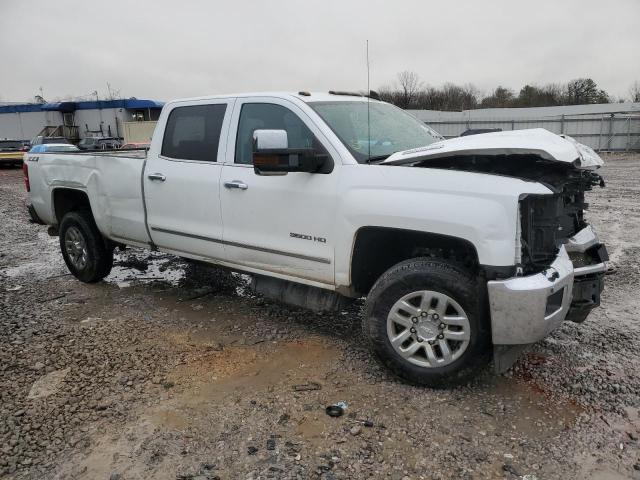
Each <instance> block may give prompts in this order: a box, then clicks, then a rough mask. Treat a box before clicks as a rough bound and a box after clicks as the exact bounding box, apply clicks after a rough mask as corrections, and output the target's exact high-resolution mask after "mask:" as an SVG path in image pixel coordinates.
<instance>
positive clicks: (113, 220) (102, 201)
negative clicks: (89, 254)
mask: <svg viewBox="0 0 640 480" xmlns="http://www.w3.org/2000/svg"><path fill="white" fill-rule="evenodd" d="M26 160H27V165H28V166H29V179H30V182H31V192H30V201H31V204H32V205H33V207H34V208H35V210H36V211H37V213H38V215H39V217H40V218H41V219H42V220H43V221H45V222H46V223H50V224H56V223H57V220H56V217H55V211H54V204H53V196H54V193H55V191H56V190H57V189H59V188H70V189H73V190H80V191H83V192H85V193H86V194H87V197H88V198H89V202H90V204H91V210H92V212H93V215H94V218H95V221H96V224H97V225H98V228H99V229H100V231H101V232H102V234H103V235H105V236H106V237H108V238H111V239H114V240H125V241H127V242H131V243H135V244H142V245H146V244H148V242H149V236H148V234H147V231H146V228H145V218H144V206H143V199H142V189H141V184H140V178H141V175H142V169H143V165H144V158H143V157H141V156H132V155H131V154H128V155H127V154H125V153H123V154H112V155H109V156H107V155H100V154H98V155H96V154H87V155H85V154H76V153H74V154H60V153H46V154H43V153H36V154H27V156H26ZM34 166H37V168H34Z"/></svg>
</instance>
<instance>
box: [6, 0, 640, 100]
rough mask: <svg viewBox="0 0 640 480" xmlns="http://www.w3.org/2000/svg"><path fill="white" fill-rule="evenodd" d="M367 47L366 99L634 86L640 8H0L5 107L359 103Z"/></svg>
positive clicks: (322, 1) (286, 3) (618, 1)
mask: <svg viewBox="0 0 640 480" xmlns="http://www.w3.org/2000/svg"><path fill="white" fill-rule="evenodd" d="M94 5H95V6H94ZM98 5H99V6H98ZM367 39H369V48H370V63H371V87H372V88H376V87H379V86H381V85H387V84H392V83H393V82H394V81H395V77H396V74H397V73H398V72H400V71H402V70H413V71H415V72H417V73H418V74H419V75H420V78H421V79H422V80H423V81H424V82H425V83H426V84H429V85H434V86H438V85H441V84H443V83H445V82H454V83H460V84H466V83H472V84H474V85H476V86H477V87H478V88H480V90H482V91H484V92H488V91H489V90H491V89H492V88H493V87H495V86H496V85H499V84H501V85H505V86H507V87H510V88H513V89H514V90H516V91H517V90H518V89H519V88H520V87H521V86H522V85H523V84H525V83H527V82H529V83H535V84H544V83H548V82H566V81H568V80H570V79H572V78H577V77H586V76H588V77H592V78H593V79H594V80H595V81H596V82H597V83H598V85H599V86H600V87H601V88H604V89H606V90H607V91H608V92H609V93H611V94H613V95H615V96H625V97H626V96H627V95H628V90H629V87H630V85H631V84H632V83H633V81H635V80H640V0H609V1H603V0H561V1H558V0H529V1H520V0H485V1H478V0H468V1H467V0H465V1H463V0H440V1H437V2H435V1H428V0H395V1H391V0H388V1H374V0H353V1H350V0H313V1H310V0H282V1H278V0H272V1H267V0H263V1H248V0H229V1H227V0H215V1H212V0H208V1H206V0H202V1H200V0H198V1H196V0H193V1H192V0H180V1H178V0H148V1H137V0H127V1H122V0H105V1H100V2H96V1H86V0H85V1H71V0H55V1H44V0H41V1H36V0H0V66H1V71H2V74H1V75H0V99H1V100H2V101H25V100H30V99H33V96H34V95H35V94H37V93H38V91H39V88H40V87H42V89H43V92H44V97H45V98H46V99H47V100H53V99H56V98H60V97H65V96H79V95H86V94H89V93H90V92H92V91H94V90H97V91H98V92H99V95H100V96H101V97H104V95H105V94H106V92H107V85H106V84H107V82H109V83H110V84H111V86H112V88H114V89H116V90H120V92H121V93H122V95H123V96H125V97H130V96H135V97H138V98H152V99H158V100H168V99H171V98H176V97H185V96H195V95H208V94H217V93H229V92H242V91H256V90H260V91H264V90H296V91H297V90H321V91H326V90H329V89H345V90H347V89H358V90H360V89H362V90H364V89H366V62H365V41H366V40H367Z"/></svg>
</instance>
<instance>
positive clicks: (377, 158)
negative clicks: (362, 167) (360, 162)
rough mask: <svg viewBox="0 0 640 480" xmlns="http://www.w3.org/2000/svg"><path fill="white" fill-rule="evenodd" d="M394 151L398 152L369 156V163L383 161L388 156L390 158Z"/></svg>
mask: <svg viewBox="0 0 640 480" xmlns="http://www.w3.org/2000/svg"><path fill="white" fill-rule="evenodd" d="M394 153H396V152H393V153H389V154H387V155H374V156H373V157H369V158H367V163H372V162H382V161H384V160H386V159H387V158H389V157H390V156H391V155H393V154H394Z"/></svg>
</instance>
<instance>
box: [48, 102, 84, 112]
mask: <svg viewBox="0 0 640 480" xmlns="http://www.w3.org/2000/svg"><path fill="white" fill-rule="evenodd" d="M42 110H44V111H46V112H50V111H57V112H64V113H69V112H73V111H75V110H76V102H57V103H44V104H42Z"/></svg>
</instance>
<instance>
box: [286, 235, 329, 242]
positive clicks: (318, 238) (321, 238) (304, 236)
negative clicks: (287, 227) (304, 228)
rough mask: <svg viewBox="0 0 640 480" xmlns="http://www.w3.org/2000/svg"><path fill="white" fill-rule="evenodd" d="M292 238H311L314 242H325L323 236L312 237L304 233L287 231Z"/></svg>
mask: <svg viewBox="0 0 640 480" xmlns="http://www.w3.org/2000/svg"><path fill="white" fill-rule="evenodd" d="M289 236H290V237H292V238H301V239H302V240H313V241H314V242H320V243H327V239H326V238H324V237H314V236H313V235H305V234H304V233H293V232H291V233H289Z"/></svg>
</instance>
